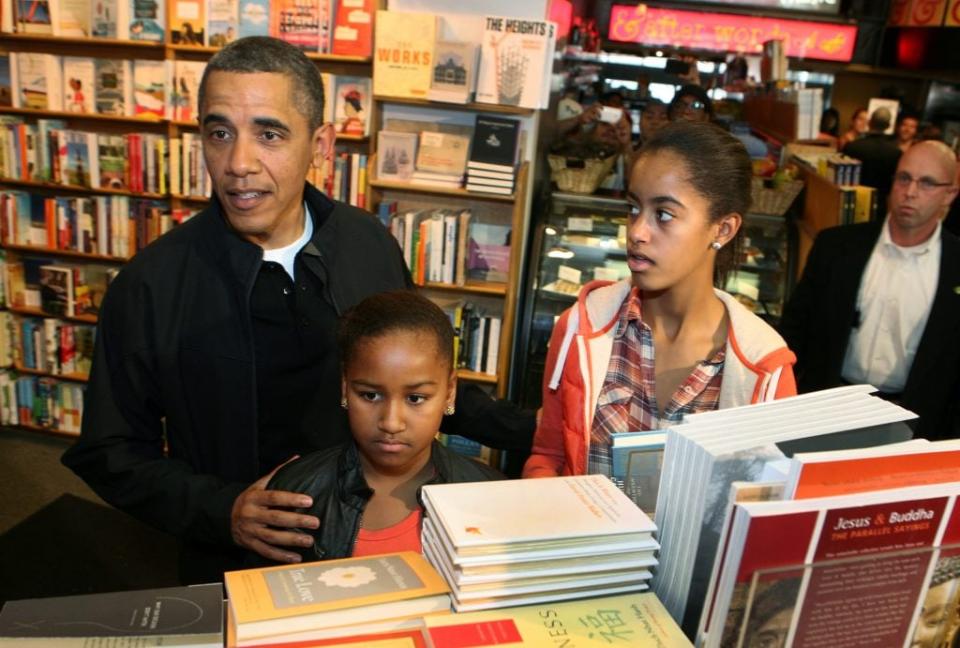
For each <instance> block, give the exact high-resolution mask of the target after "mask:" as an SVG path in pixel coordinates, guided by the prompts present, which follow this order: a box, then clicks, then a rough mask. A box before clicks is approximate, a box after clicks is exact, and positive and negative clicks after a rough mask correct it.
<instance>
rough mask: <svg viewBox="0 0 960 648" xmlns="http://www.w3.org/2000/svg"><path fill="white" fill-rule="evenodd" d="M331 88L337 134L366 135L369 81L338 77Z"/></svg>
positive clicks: (361, 78) (367, 128)
mask: <svg viewBox="0 0 960 648" xmlns="http://www.w3.org/2000/svg"><path fill="white" fill-rule="evenodd" d="M333 86H334V96H335V101H334V123H335V125H336V129H337V133H342V134H344V135H366V134H367V133H368V132H369V130H370V99H371V97H370V79H369V78H368V77H353V76H339V75H338V76H335V77H334V78H333Z"/></svg>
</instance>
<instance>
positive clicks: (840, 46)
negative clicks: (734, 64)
mask: <svg viewBox="0 0 960 648" xmlns="http://www.w3.org/2000/svg"><path fill="white" fill-rule="evenodd" d="M607 38H608V39H609V40H612V41H618V42H621V43H640V44H642V45H667V46H673V47H686V48H690V49H702V50H712V51H717V52H745V53H748V54H760V53H761V52H762V51H763V43H764V41H768V40H772V39H779V40H782V41H783V45H784V51H785V52H786V54H787V56H794V57H797V58H812V59H821V60H825V61H844V62H846V61H849V60H850V59H851V58H852V57H853V46H854V43H855V42H856V39H857V28H856V26H854V25H840V24H837V23H826V22H813V21H808V20H790V19H785V18H761V17H757V16H743V15H739V14H723V13H701V12H699V11H675V10H673V9H659V8H654V7H648V6H647V5H644V4H639V5H630V6H628V5H613V6H612V7H611V8H610V25H609V29H608V31H607Z"/></svg>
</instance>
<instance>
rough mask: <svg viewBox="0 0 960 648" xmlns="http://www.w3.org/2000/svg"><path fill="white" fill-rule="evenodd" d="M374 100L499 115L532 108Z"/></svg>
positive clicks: (526, 112) (376, 97) (523, 112)
mask: <svg viewBox="0 0 960 648" xmlns="http://www.w3.org/2000/svg"><path fill="white" fill-rule="evenodd" d="M373 100H374V101H379V102H382V103H392V104H405V105H407V106H421V107H424V108H434V109H439V110H463V111H466V112H472V113H491V114H500V115H532V114H533V113H534V112H536V111H534V110H533V109H532V108H521V107H519V106H501V105H498V104H488V103H474V102H471V103H464V104H458V103H450V102H446V101H430V100H428V99H413V98H410V97H387V96H382V95H374V97H373Z"/></svg>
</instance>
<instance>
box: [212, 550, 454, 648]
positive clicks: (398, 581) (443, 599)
mask: <svg viewBox="0 0 960 648" xmlns="http://www.w3.org/2000/svg"><path fill="white" fill-rule="evenodd" d="M224 583H225V585H226V588H227V595H228V599H229V601H230V611H231V615H232V620H233V625H234V630H235V632H236V637H237V639H238V640H239V641H242V640H245V639H251V638H255V637H272V636H277V637H279V636H282V635H284V634H290V633H296V632H303V631H305V630H318V629H322V628H326V627H336V626H346V625H353V624H357V623H360V622H372V621H378V620H380V621H382V620H388V619H396V618H406V617H413V616H419V615H423V614H429V613H431V612H441V611H448V610H449V608H450V598H449V595H448V592H449V588H448V587H447V585H446V583H445V582H444V581H443V579H442V578H440V576H439V574H437V572H436V570H434V568H433V567H431V566H430V564H429V563H427V561H426V560H424V558H423V557H422V556H421V555H419V554H416V553H413V552H401V553H393V554H384V555H380V556H371V557H364V558H346V559H341V560H329V561H324V562H317V563H307V564H298V565H281V566H277V567H264V568H258V569H247V570H242V571H232V572H226V573H225V574H224Z"/></svg>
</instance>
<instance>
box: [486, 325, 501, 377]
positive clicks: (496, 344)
mask: <svg viewBox="0 0 960 648" xmlns="http://www.w3.org/2000/svg"><path fill="white" fill-rule="evenodd" d="M499 351H500V318H499V317H491V318H490V324H489V326H488V327H487V366H485V367H484V368H483V372H484V373H486V374H489V375H491V376H496V375H497V360H498V357H499Z"/></svg>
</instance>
